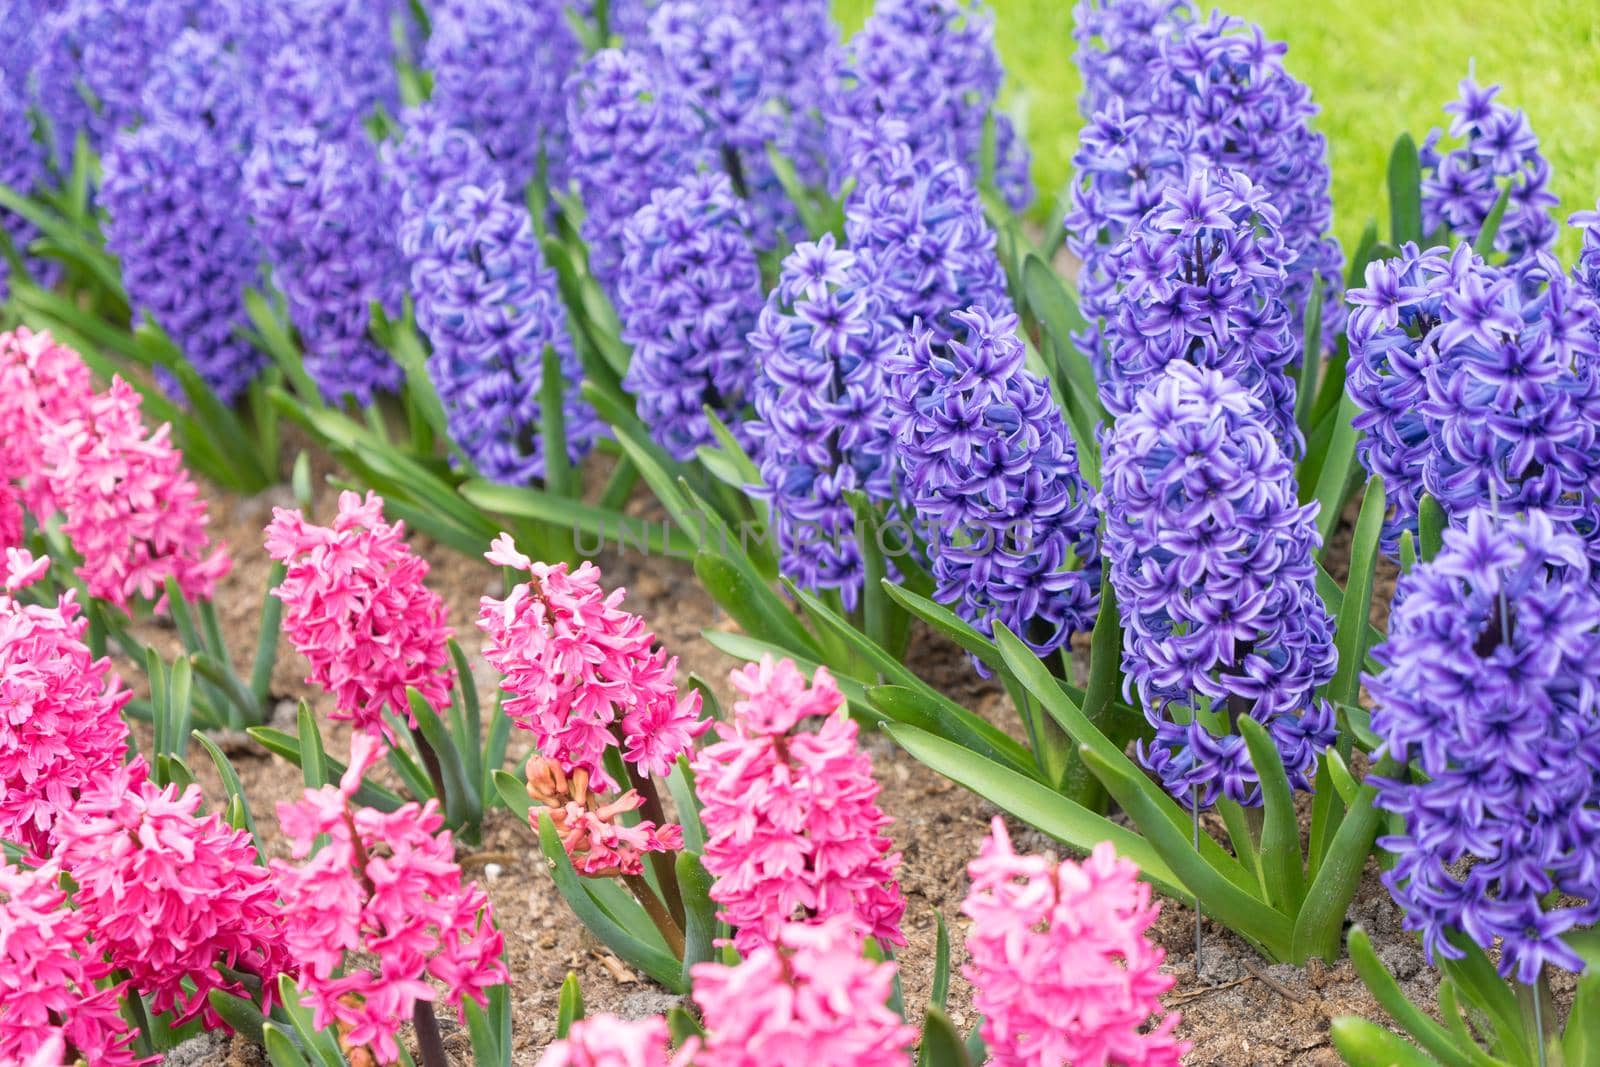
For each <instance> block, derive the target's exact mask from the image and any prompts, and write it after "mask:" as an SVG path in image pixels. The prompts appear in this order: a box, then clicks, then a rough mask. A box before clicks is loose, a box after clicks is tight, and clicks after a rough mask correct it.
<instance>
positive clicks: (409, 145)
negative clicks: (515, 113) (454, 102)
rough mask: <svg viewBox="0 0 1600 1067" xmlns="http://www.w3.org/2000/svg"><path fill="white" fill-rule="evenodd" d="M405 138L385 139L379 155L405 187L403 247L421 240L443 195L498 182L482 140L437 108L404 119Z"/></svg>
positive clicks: (407, 112) (422, 107)
mask: <svg viewBox="0 0 1600 1067" xmlns="http://www.w3.org/2000/svg"><path fill="white" fill-rule="evenodd" d="M400 125H401V130H402V132H401V135H400V137H399V138H398V139H396V140H390V141H385V142H384V143H383V144H382V145H381V146H379V149H378V153H379V156H380V157H381V158H382V160H383V166H384V170H385V172H386V173H387V174H388V176H389V179H390V180H391V181H392V182H394V184H395V185H396V186H398V187H399V189H400V218H401V223H400V244H401V248H402V249H403V248H405V247H406V245H407V244H408V243H409V242H412V241H414V240H415V237H413V236H410V235H412V234H414V233H415V232H417V230H418V228H419V227H421V226H422V225H423V223H424V221H425V220H426V219H427V216H428V210H429V209H430V208H431V207H433V204H434V201H436V200H438V199H439V197H440V195H441V194H443V193H445V192H447V191H450V190H453V189H454V188H455V187H457V186H459V185H477V186H486V185H488V184H489V183H491V182H493V181H494V178H495V171H494V163H493V161H492V160H490V158H489V153H488V152H486V151H484V148H483V145H481V144H480V143H478V139H477V138H476V137H474V136H472V134H470V133H468V132H467V131H466V130H463V129H462V128H461V127H459V126H456V125H453V124H452V123H451V121H450V119H449V116H447V115H446V114H444V112H442V111H440V110H439V109H438V108H436V107H434V106H433V105H432V104H419V105H418V106H416V107H412V108H407V109H406V110H405V111H404V112H403V113H402V114H401V116H400Z"/></svg>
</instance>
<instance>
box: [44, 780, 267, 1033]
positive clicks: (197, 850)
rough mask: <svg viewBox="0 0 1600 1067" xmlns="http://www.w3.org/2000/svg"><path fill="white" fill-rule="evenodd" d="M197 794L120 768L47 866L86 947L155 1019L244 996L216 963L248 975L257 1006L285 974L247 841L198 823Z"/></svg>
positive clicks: (71, 814)
mask: <svg viewBox="0 0 1600 1067" xmlns="http://www.w3.org/2000/svg"><path fill="white" fill-rule="evenodd" d="M200 799H201V798H200V787H199V786H197V785H191V786H189V787H188V788H186V789H184V790H183V791H182V792H179V790H178V787H177V786H167V787H166V788H165V789H162V788H160V787H158V786H156V785H155V783H153V782H151V781H149V780H147V779H145V778H144V770H143V764H142V763H140V764H133V765H130V766H127V767H119V768H118V769H117V770H116V771H114V772H113V773H112V774H111V775H110V776H108V777H107V778H106V780H105V781H104V782H102V783H100V784H99V785H98V786H97V787H95V788H93V789H90V790H86V791H85V792H84V793H83V795H82V796H81V797H80V798H79V799H78V801H77V803H76V804H74V805H73V806H72V807H71V808H70V809H69V810H67V811H65V812H63V813H62V814H61V817H60V818H59V820H58V821H57V823H56V843H57V844H56V859H57V860H59V862H60V864H61V867H62V869H63V870H64V871H65V872H66V873H67V874H68V875H70V876H71V877H72V881H73V883H74V885H75V886H76V888H75V889H74V890H73V903H74V904H75V905H76V906H77V908H78V910H79V911H80V912H81V913H82V914H83V916H84V917H85V919H86V920H87V921H88V925H89V929H90V931H91V932H92V934H93V936H94V940H95V945H96V948H97V949H98V950H99V951H102V952H105V953H106V954H107V955H108V957H109V959H110V961H111V963H112V965H113V966H115V967H116V968H118V969H119V970H122V971H124V972H126V973H127V974H128V975H129V976H130V978H131V984H132V987H133V988H134V989H135V990H138V991H139V992H140V993H142V994H143V995H145V996H147V997H149V999H150V1006H151V1008H152V1009H154V1010H155V1011H158V1012H164V1011H172V1012H173V1013H174V1015H175V1016H176V1017H177V1019H178V1020H179V1021H180V1022H182V1021H186V1020H188V1019H190V1018H194V1017H197V1016H198V1017H200V1018H202V1019H204V1020H205V1025H206V1026H207V1027H212V1028H214V1027H216V1026H218V1025H220V1024H221V1020H220V1019H219V1018H218V1017H217V1015H216V1013H215V1011H213V1009H212V1007H211V1005H210V1002H209V1001H208V1000H207V995H208V994H209V993H210V992H211V990H213V989H223V990H227V991H229V992H234V993H238V994H240V995H246V994H245V993H244V987H243V985H241V984H240V983H239V982H238V981H237V980H234V979H231V978H228V977H226V976H225V975H224V974H223V973H222V971H221V970H220V969H219V968H220V967H227V968H229V969H230V970H233V971H236V972H240V973H244V974H249V975H253V976H254V977H255V978H256V979H258V980H259V981H260V983H261V988H262V991H263V994H264V995H265V997H266V999H267V1000H268V1002H270V1001H271V999H272V993H271V989H272V987H273V984H274V983H275V982H276V980H277V977H278V975H279V974H280V973H283V972H285V971H292V970H293V969H294V964H293V962H292V960H293V959H294V957H293V956H292V955H291V954H290V953H289V952H288V951H287V948H288V946H287V944H286V941H285V936H284V935H285V928H284V925H283V922H282V917H281V915H280V913H279V910H278V908H277V902H276V898H277V887H276V886H275V885H274V882H273V880H272V879H271V878H270V877H269V875H268V873H267V869H266V868H265V867H262V866H261V865H259V864H258V863H257V862H256V848H255V843H254V841H253V840H252V838H251V835H250V834H249V833H248V832H246V831H243V830H236V829H234V828H233V827H231V826H229V825H228V824H227V823H225V822H223V821H222V818H221V817H220V816H219V815H216V814H214V813H213V814H211V815H201V814H199V811H200Z"/></svg>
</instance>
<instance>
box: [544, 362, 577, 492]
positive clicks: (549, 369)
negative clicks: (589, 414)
mask: <svg viewBox="0 0 1600 1067" xmlns="http://www.w3.org/2000/svg"><path fill="white" fill-rule="evenodd" d="M566 384H567V383H566V381H565V379H564V378H563V377H562V374H561V357H560V356H558V355H556V349H555V346H554V345H550V344H547V345H545V346H544V356H543V359H542V370H541V373H540V375H539V437H540V439H541V441H542V442H543V445H544V485H545V488H546V489H548V490H550V492H552V493H554V494H556V495H557V496H561V497H575V496H577V495H578V490H579V487H578V486H577V485H575V484H574V482H573V478H572V461H571V459H570V457H568V455H567V422H566V418H565V416H564V415H563V414H562V410H561V403H562V399H563V394H564V393H565V391H566Z"/></svg>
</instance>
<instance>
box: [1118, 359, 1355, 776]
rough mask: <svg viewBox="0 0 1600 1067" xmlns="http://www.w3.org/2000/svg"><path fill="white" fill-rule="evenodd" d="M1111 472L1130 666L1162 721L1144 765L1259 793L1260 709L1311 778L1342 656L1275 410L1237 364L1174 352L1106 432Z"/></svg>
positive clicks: (1329, 738)
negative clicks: (1176, 357) (1255, 746)
mask: <svg viewBox="0 0 1600 1067" xmlns="http://www.w3.org/2000/svg"><path fill="white" fill-rule="evenodd" d="M1103 478H1104V485H1103V489H1102V493H1101V506H1102V508H1103V510H1104V511H1105V514H1106V522H1107V526H1106V536H1105V540H1104V546H1105V552H1106V555H1107V556H1108V557H1109V558H1110V561H1111V584H1112V586H1113V588H1115V589H1116V591H1117V597H1118V599H1119V600H1120V602H1121V604H1122V617H1123V619H1124V620H1125V622H1126V625H1127V630H1126V633H1125V636H1124V643H1123V669H1124V670H1125V671H1126V672H1127V676H1128V681H1129V684H1130V686H1131V688H1133V689H1134V690H1136V691H1137V692H1138V695H1139V699H1140V701H1141V703H1143V705H1144V708H1145V716H1146V718H1147V719H1148V720H1149V721H1150V724H1151V725H1152V726H1154V727H1155V731H1156V734H1155V740H1154V741H1153V742H1149V743H1141V745H1140V755H1141V758H1142V759H1143V760H1144V763H1145V765H1146V766H1147V767H1149V768H1150V769H1151V770H1152V771H1154V772H1155V773H1156V774H1157V775H1158V776H1159V777H1160V779H1161V782H1162V784H1163V785H1164V786H1166V788H1167V789H1168V790H1169V791H1170V792H1171V793H1172V794H1173V795H1174V796H1177V797H1180V798H1184V799H1187V798H1188V797H1189V796H1190V794H1191V791H1194V790H1198V798H1199V803H1201V804H1203V805H1209V804H1211V803H1213V802H1215V800H1216V798H1217V797H1218V796H1219V795H1225V796H1227V797H1229V798H1230V799H1232V800H1234V801H1236V802H1238V803H1240V804H1247V805H1250V804H1257V803H1259V802H1260V788H1259V781H1258V778H1257V776H1256V771H1255V768H1254V766H1253V765H1252V763H1251V761H1250V754H1249V751H1248V750H1247V749H1246V747H1245V743H1244V738H1243V737H1242V736H1241V735H1240V734H1239V733H1238V730H1237V726H1236V723H1237V720H1238V719H1239V717H1240V716H1245V715H1248V716H1250V717H1251V718H1253V719H1255V720H1257V721H1258V722H1260V723H1261V724H1262V725H1263V726H1265V727H1266V729H1267V732H1268V734H1270V735H1271V737H1272V739H1273V741H1274V742H1275V743H1276V744H1277V747H1278V751H1279V752H1280V753H1281V755H1282V757H1283V763H1284V767H1285V769H1286V770H1287V771H1288V774H1289V779H1290V781H1291V782H1292V783H1293V784H1294V785H1295V786H1296V787H1297V788H1300V789H1308V788H1310V786H1309V781H1310V779H1311V777H1312V773H1313V771H1314V769H1315V767H1316V763H1317V757H1318V755H1319V754H1320V753H1321V751H1322V750H1323V749H1324V748H1326V747H1327V746H1328V745H1329V744H1331V743H1332V742H1333V740H1334V736H1335V734H1336V732H1337V723H1336V720H1335V716H1334V713H1333V709H1332V708H1331V707H1330V706H1329V705H1328V704H1327V703H1326V702H1325V701H1322V700H1320V699H1317V698H1316V697H1315V696H1314V694H1315V692H1316V690H1317V688H1318V687H1319V686H1321V685H1323V684H1324V683H1326V682H1327V681H1329V680H1330V679H1331V678H1332V677H1333V672H1334V667H1335V663H1336V658H1337V657H1336V654H1335V652H1334V647H1333V633H1332V630H1333V627H1332V620H1330V619H1329V618H1328V614H1327V611H1326V609H1324V607H1323V604H1322V600H1321V599H1320V598H1319V597H1318V596H1317V592H1316V563H1315V556H1314V553H1315V552H1316V550H1317V548H1318V547H1319V545H1320V542H1321V538H1320V537H1319V536H1318V534H1317V529H1316V523H1315V517H1316V511H1317V507H1316V505H1315V504H1310V505H1306V506H1305V507H1302V506H1300V504H1299V503H1298V502H1297V500H1296V492H1295V480H1294V465H1293V464H1292V463H1291V462H1290V461H1289V458H1288V457H1287V456H1286V455H1285V454H1284V452H1283V450H1282V449H1281V448H1279V447H1278V442H1277V440H1276V439H1275V437H1274V435H1273V432H1272V419H1271V412H1269V411H1266V410H1264V409H1263V408H1262V407H1261V406H1260V403H1259V402H1258V400H1257V399H1256V398H1255V397H1254V396H1253V395H1252V394H1251V392H1250V391H1249V390H1248V389H1246V388H1245V387H1244V386H1243V385H1241V384H1240V383H1239V382H1238V381H1236V380H1235V379H1234V378H1232V377H1231V376H1229V375H1227V374H1225V373H1223V372H1221V371H1219V370H1216V369H1213V368H1203V367H1196V366H1194V365H1192V364H1189V363H1185V362H1183V361H1174V362H1172V363H1170V364H1168V365H1167V367H1166V369H1165V370H1164V371H1163V372H1162V373H1161V374H1160V375H1159V376H1157V377H1156V378H1155V379H1154V380H1153V381H1151V382H1150V383H1149V384H1147V385H1146V386H1145V388H1144V389H1143V390H1142V391H1141V392H1140V393H1139V394H1138V395H1137V396H1136V397H1135V398H1134V401H1133V406H1132V407H1131V409H1130V410H1129V411H1128V412H1126V413H1125V414H1123V415H1122V416H1120V417H1119V418H1118V419H1117V422H1116V425H1115V426H1114V427H1113V428H1112V430H1111V431H1110V432H1109V435H1108V438H1107V440H1106V442H1105V467H1104V470H1103Z"/></svg>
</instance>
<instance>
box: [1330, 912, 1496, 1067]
mask: <svg viewBox="0 0 1600 1067" xmlns="http://www.w3.org/2000/svg"><path fill="white" fill-rule="evenodd" d="M1350 962H1351V963H1353V964H1355V968H1356V973H1357V974H1358V975H1360V976H1361V981H1362V982H1363V983H1364V984H1365V985H1366V987H1367V990H1368V991H1369V992H1370V993H1371V994H1372V996H1373V998H1374V999H1376V1000H1377V1002H1378V1003H1379V1004H1380V1005H1381V1006H1382V1007H1383V1010H1384V1011H1386V1012H1388V1013H1389V1016H1390V1018H1392V1019H1394V1021H1395V1022H1397V1023H1399V1024H1400V1027H1401V1028H1402V1029H1403V1030H1405V1032H1406V1033H1408V1034H1410V1035H1411V1036H1412V1037H1413V1038H1414V1039H1416V1041H1417V1043H1418V1044H1419V1045H1421V1046H1422V1047H1423V1049H1425V1050H1426V1051H1427V1052H1429V1053H1430V1054H1432V1055H1433V1056H1435V1057H1436V1058H1437V1059H1438V1060H1439V1062H1440V1063H1442V1064H1444V1067H1473V1065H1474V1063H1476V1062H1481V1061H1475V1060H1474V1059H1473V1058H1472V1057H1471V1056H1470V1055H1468V1054H1467V1053H1466V1052H1465V1051H1463V1050H1460V1049H1458V1048H1457V1046H1456V1041H1455V1039H1454V1038H1453V1037H1452V1036H1451V1035H1450V1032H1449V1031H1447V1030H1446V1029H1445V1028H1444V1027H1442V1026H1440V1025H1439V1024H1438V1023H1436V1022H1434V1021H1433V1020H1432V1019H1431V1018H1429V1017H1428V1015H1427V1014H1426V1013H1425V1012H1424V1011H1423V1010H1422V1009H1421V1008H1419V1007H1417V1006H1416V1005H1415V1004H1413V1003H1411V1001H1410V1000H1408V999H1407V998H1406V995H1405V993H1404V992H1403V991H1402V990H1401V989H1400V986H1399V983H1397V982H1396V981H1395V980H1394V976H1393V975H1392V974H1390V973H1389V970H1388V968H1386V967H1385V966H1384V965H1383V963H1382V961H1381V960H1379V959H1378V954H1377V953H1376V952H1375V951H1373V948H1372V940H1371V939H1370V938H1369V937H1367V932H1366V930H1364V929H1362V928H1361V927H1360V926H1356V927H1353V928H1352V929H1351V930H1350ZM1491 1062H1492V1061H1491Z"/></svg>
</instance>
